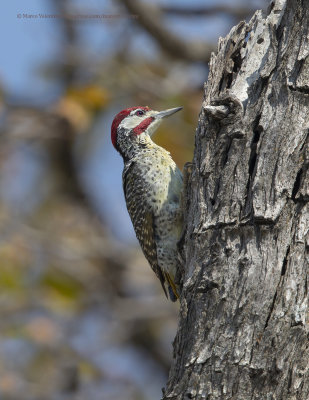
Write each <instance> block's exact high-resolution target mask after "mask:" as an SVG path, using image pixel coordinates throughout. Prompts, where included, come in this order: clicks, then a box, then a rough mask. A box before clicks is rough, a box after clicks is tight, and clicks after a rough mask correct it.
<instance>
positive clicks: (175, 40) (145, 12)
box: [119, 0, 215, 63]
mask: <svg viewBox="0 0 309 400" xmlns="http://www.w3.org/2000/svg"><path fill="white" fill-rule="evenodd" d="M119 1H120V2H121V3H122V4H124V5H125V7H126V8H127V10H128V11H129V12H130V13H131V14H135V15H137V16H138V18H136V20H135V21H136V22H137V23H138V24H139V25H140V26H141V27H143V28H144V29H145V30H146V31H147V32H148V33H149V34H150V35H151V36H152V37H153V38H154V39H155V40H156V41H157V42H158V44H159V45H160V46H161V48H162V49H163V50H165V51H166V52H167V53H168V54H170V55H171V56H173V57H176V58H180V59H183V60H186V61H204V62H205V63H206V62H208V61H209V58H210V55H211V52H212V51H214V50H215V46H214V45H212V44H210V43H207V42H202V41H197V40H194V41H185V40H183V39H181V38H180V37H179V36H177V35H175V34H174V33H173V32H171V31H170V30H169V29H168V28H167V27H166V26H165V25H164V23H163V21H162V13H161V9H160V8H159V7H158V6H156V5H154V4H148V3H147V4H146V3H144V2H142V1H140V0H119Z"/></svg>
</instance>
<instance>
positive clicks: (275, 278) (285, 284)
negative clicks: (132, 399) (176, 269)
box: [163, 0, 309, 400]
mask: <svg viewBox="0 0 309 400" xmlns="http://www.w3.org/2000/svg"><path fill="white" fill-rule="evenodd" d="M308 28H309V1H308V0H276V1H274V2H273V3H272V4H271V5H270V9H269V14H268V15H267V16H266V17H265V18H263V16H262V13H261V12H257V13H256V14H255V15H254V16H253V18H252V19H251V21H250V22H249V23H248V24H246V23H245V22H241V23H240V24H239V25H238V26H237V27H235V28H233V29H232V30H231V32H230V34H229V35H228V36H227V37H226V38H225V39H220V41H219V46H218V54H217V55H212V58H211V61H210V72H209V79H208V83H207V84H206V86H205V97H204V102H203V105H202V110H201V113H200V119H199V125H198V129H197V132H196V149H195V154H194V164H193V168H192V174H191V177H190V178H189V181H188V187H187V197H188V199H187V202H188V204H187V217H186V234H185V238H184V243H183V246H182V252H183V258H184V260H185V272H184V277H183V284H184V286H183V292H182V298H181V309H180V321H179V328H178V333H177V336H176V339H175V343H174V362H173V365H172V368H171V372H170V378H169V382H168V384H167V388H166V390H165V393H164V396H163V398H164V399H165V400H167V399H177V400H179V399H205V400H206V399H208V400H215V399H235V400H236V399H237V400H249V399H250V400H252V399H256V400H257V399H258V400H261V399H265V400H266V399H267V400H271V399H273V400H275V399H276V400H279V399H282V400H288V399H293V400H294V399H295V400H296V399H297V400H308V399H309V368H308V362H309V342H308V332H309V326H308V321H307V320H306V318H308V249H309V233H308V229H309V206H308V200H309V184H308V179H309V177H308V165H309V145H308V143H309V56H308V55H309V30H308Z"/></svg>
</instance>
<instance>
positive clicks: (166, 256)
mask: <svg viewBox="0 0 309 400" xmlns="http://www.w3.org/2000/svg"><path fill="white" fill-rule="evenodd" d="M127 110H129V111H128V112H127V113H126V111H127ZM127 110H124V111H122V112H121V113H119V114H118V115H117V116H116V117H115V119H114V122H115V121H116V122H115V123H113V125H112V141H113V144H114V146H115V147H116V149H117V150H118V151H119V152H120V154H121V155H122V157H123V159H124V170H123V175H122V177H123V189H124V194H125V199H126V204H127V208H128V212H129V214H130V217H131V220H132V223H133V226H134V230H135V233H136V236H137V238H138V240H139V243H140V245H141V247H142V250H143V252H144V255H145V257H146V259H147V260H148V262H149V264H150V266H151V267H152V269H153V270H154V272H155V274H156V275H157V277H158V278H159V280H160V282H161V284H162V287H163V289H164V292H165V294H166V293H167V292H166V286H167V289H168V292H169V295H170V298H171V300H173V301H175V300H176V299H177V297H178V296H179V293H178V292H179V288H177V285H176V284H175V281H174V280H175V275H176V272H177V270H178V256H177V241H178V240H179V236H180V234H181V230H182V209H181V193H182V186H183V184H182V175H181V172H180V170H179V169H178V167H177V166H176V164H175V163H174V161H173V160H172V158H171V156H170V154H169V153H168V152H167V151H166V150H165V149H163V148H162V147H160V146H157V145H156V144H155V143H154V142H153V141H152V140H151V138H150V135H149V132H150V133H151V130H152V131H153V130H154V128H155V127H154V126H152V125H153V124H154V125H158V121H160V119H161V118H162V117H164V116H165V115H169V114H172V113H173V112H176V111H178V110H179V109H173V110H167V111H166V112H161V113H159V112H157V111H152V110H150V109H148V108H146V107H136V108H133V109H127ZM120 115H121V117H123V118H120ZM136 117H137V118H136Z"/></svg>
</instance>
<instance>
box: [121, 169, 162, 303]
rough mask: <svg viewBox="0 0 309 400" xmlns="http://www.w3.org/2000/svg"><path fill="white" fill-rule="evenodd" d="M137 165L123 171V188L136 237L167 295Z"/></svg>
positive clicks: (151, 217) (150, 217) (152, 219)
mask: <svg viewBox="0 0 309 400" xmlns="http://www.w3.org/2000/svg"><path fill="white" fill-rule="evenodd" d="M138 172H139V171H138V167H136V165H135V163H134V162H133V163H131V164H130V165H129V166H128V167H127V168H125V169H124V172H123V190H124V195H125V198H126V203H127V208H128V212H129V214H130V217H131V220H132V223H133V227H134V230H135V234H136V237H137V239H138V241H139V243H140V245H141V248H142V250H143V253H144V255H145V257H146V259H147V261H148V262H149V264H150V266H151V268H152V269H153V271H154V272H155V274H156V275H157V277H158V278H159V280H160V282H161V285H162V287H163V290H164V293H165V295H166V297H167V293H166V288H165V285H164V283H165V274H164V273H163V271H162V269H161V268H160V266H159V265H158V257H157V246H156V242H155V230H154V215H153V212H152V209H151V207H150V205H149V204H148V201H147V200H148V199H147V197H146V195H145V192H146V193H147V190H146V188H145V184H146V183H145V182H144V181H142V180H141V177H140V174H139V173H138Z"/></svg>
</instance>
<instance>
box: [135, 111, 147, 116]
mask: <svg viewBox="0 0 309 400" xmlns="http://www.w3.org/2000/svg"><path fill="white" fill-rule="evenodd" d="M144 114H145V112H144V111H142V110H138V111H136V113H135V115H144Z"/></svg>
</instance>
